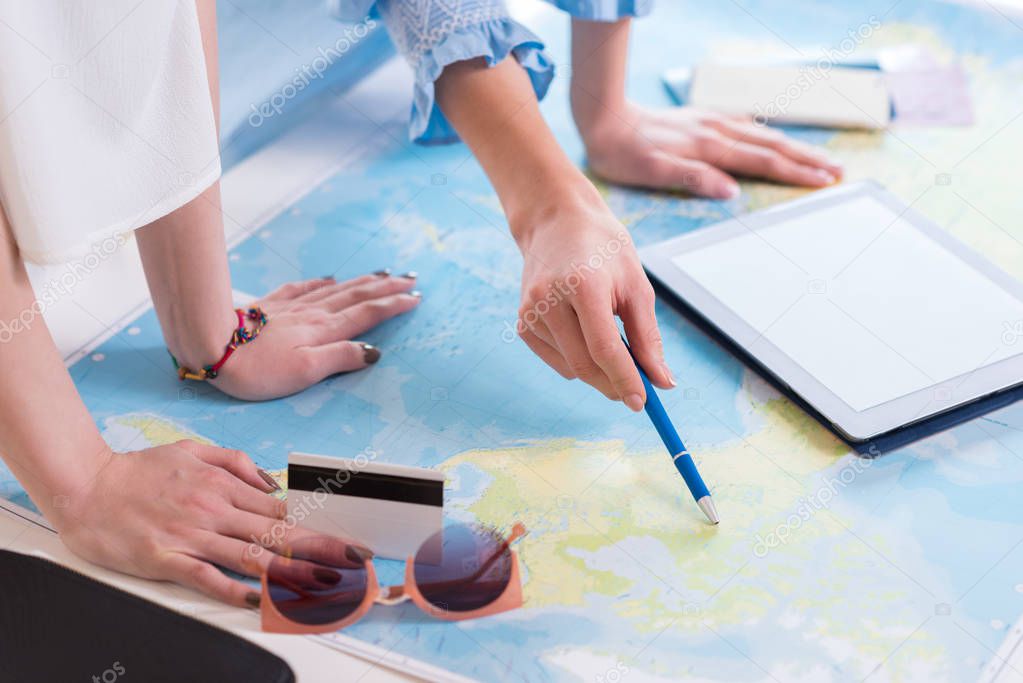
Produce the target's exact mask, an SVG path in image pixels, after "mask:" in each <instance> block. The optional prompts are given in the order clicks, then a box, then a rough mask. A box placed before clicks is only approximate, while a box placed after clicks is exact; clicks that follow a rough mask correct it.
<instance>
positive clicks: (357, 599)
mask: <svg viewBox="0 0 1023 683" xmlns="http://www.w3.org/2000/svg"><path fill="white" fill-rule="evenodd" d="M525 534H526V528H525V527H524V526H523V525H522V523H521V522H516V523H515V525H514V526H513V527H512V531H511V534H510V535H509V536H508V538H503V537H502V536H501V535H500V534H498V533H497V532H495V531H494V530H492V529H488V528H486V527H482V526H477V525H463V524H457V525H451V526H447V527H445V528H444V529H443V530H441V531H439V532H437V533H436V534H434V535H433V536H431V537H430V538H428V539H427V540H426V541H425V542H424V543H423V544H422V545H421V546H420V547H419V550H418V551H417V552H416V554H415V555H414V556H409V558H408V560H407V561H406V563H405V582H404V583H403V584H400V585H397V586H386V587H383V588H381V586H380V584H379V582H378V581H377V576H376V571H375V570H374V568H373V562H372V558H367V559H365V560H364V561H363V562H362V563H361V565H359V563H354V562H349V563H347V564H346V565H345V566H339V565H340V563H325V562H324V559H325V557H326V556H328V554H327V553H325V552H324V546H323V543H322V540H317V539H306V540H307V541H308V542H307V543H305V544H303V542H301V541H299V542H297V543H296V544H294V546H293V547H289V548H288V553H287V555H277V556H275V557H274V558H273V559H272V560H271V561H270V564H269V565H268V566H267V567H266V569H265V570H264V571H262V572H261V574H262V588H263V594H262V599H261V601H260V613H261V619H262V626H263V630H264V631H267V632H270V633H326V632H329V631H336V630H338V629H341V628H344V627H345V626H349V625H351V624H354V623H355V622H356V621H358V620H359V619H361V618H362V617H363V616H365V615H366V613H367V612H369V610H370V608H371V607H373V605H374V604H378V605H397V604H400V603H402V602H405V601H406V600H411V601H412V602H414V603H415V604H416V605H417V606H418V607H419V609H421V610H423V611H424V612H427V613H428V614H431V615H432V616H434V617H436V618H438V619H444V620H447V621H460V620H463V619H475V618H477V617H485V616H489V615H492V614H499V613H501V612H505V611H508V610H512V609H516V608H518V607H521V606H522V581H521V578H520V575H519V563H518V557H517V556H516V554H515V552H514V551H513V550H512V549H511V545H512V543H514V542H515V541H517V540H518V539H520V538H522V537H523V536H525ZM351 565H355V566H351Z"/></svg>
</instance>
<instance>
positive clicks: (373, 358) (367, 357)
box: [362, 344, 380, 365]
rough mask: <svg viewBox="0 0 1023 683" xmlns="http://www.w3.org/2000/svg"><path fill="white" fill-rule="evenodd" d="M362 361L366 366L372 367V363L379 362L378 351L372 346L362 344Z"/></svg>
mask: <svg viewBox="0 0 1023 683" xmlns="http://www.w3.org/2000/svg"><path fill="white" fill-rule="evenodd" d="M362 360H363V361H365V363H366V365H373V363H376V362H377V361H378V360H380V349H378V348H377V347H375V346H373V345H372V344H363V345H362Z"/></svg>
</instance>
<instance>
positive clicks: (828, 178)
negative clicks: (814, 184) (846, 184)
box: [816, 168, 835, 185]
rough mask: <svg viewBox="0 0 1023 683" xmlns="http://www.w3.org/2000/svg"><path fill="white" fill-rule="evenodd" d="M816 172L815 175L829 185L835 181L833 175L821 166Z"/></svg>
mask: <svg viewBox="0 0 1023 683" xmlns="http://www.w3.org/2000/svg"><path fill="white" fill-rule="evenodd" d="M816 174H817V177H818V178H820V179H821V180H823V181H824V182H825V184H827V185H830V184H831V183H833V182H835V176H833V175H831V174H830V173H828V172H827V171H825V170H824V169H822V168H819V169H817V171H816Z"/></svg>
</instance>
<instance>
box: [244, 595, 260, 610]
mask: <svg viewBox="0 0 1023 683" xmlns="http://www.w3.org/2000/svg"><path fill="white" fill-rule="evenodd" d="M245 604H247V605H248V606H249V607H259V593H257V592H256V591H249V592H248V593H247V594H246V595H245Z"/></svg>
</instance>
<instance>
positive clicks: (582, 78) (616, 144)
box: [571, 18, 842, 199]
mask: <svg viewBox="0 0 1023 683" xmlns="http://www.w3.org/2000/svg"><path fill="white" fill-rule="evenodd" d="M630 27H631V19H629V18H624V19H619V20H617V21H607V22H602V21H588V20H585V19H581V18H575V19H573V20H572V68H573V71H572V85H571V101H572V115H573V117H574V118H575V122H576V126H577V127H578V129H579V134H580V135H581V136H582V138H583V142H584V144H585V146H586V153H587V157H588V161H589V164H590V167H591V168H593V170H594V171H595V172H596V173H597V174H599V175H601V176H603V177H604V178H606V179H607V180H610V181H612V182H617V183H621V184H625V185H639V186H646V187H657V188H684V189H686V190H689V191H690V192H693V193H694V194H698V195H703V196H707V197H715V198H719V199H731V198H734V197H736V196H738V194H739V186H738V184H737V183H736V182H735V180H734V178H732V177H731V175H729V174H737V175H742V176H751V177H757V178H765V179H768V180H774V181H777V182H782V183H788V184H793V185H804V186H808V187H821V186H824V185H829V184H831V183H833V182H835V181H836V180H837V179H838V178H840V177H841V175H842V168H841V166H840V165H839V164H837V163H836V162H835V161H833V160H831V159H829V158H828V157H827V156H826V155H824V154H823V153H822V152H820V151H819V150H816V149H815V148H813V147H811V146H809V145H805V144H803V143H800V142H796V141H795V140H791V139H789V138H787V137H786V136H784V135H783V134H781V133H780V132H778V131H775V130H772V129H769V128H763V127H760V126H756V125H754V124H753V123H752V122H750V121H745V120H741V119H737V118H733V117H727V116H723V115H719V114H715V113H713V112H706V111H700V110H696V109H692V108H690V107H672V108H669V109H646V108H643V107H639V106H637V105H635V104H633V103H631V102H629V101H628V100H627V99H626V97H625V71H626V68H625V66H626V60H627V58H628V49H629V31H630Z"/></svg>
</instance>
